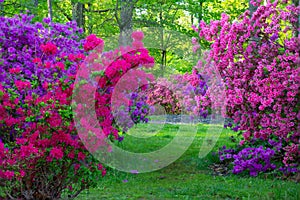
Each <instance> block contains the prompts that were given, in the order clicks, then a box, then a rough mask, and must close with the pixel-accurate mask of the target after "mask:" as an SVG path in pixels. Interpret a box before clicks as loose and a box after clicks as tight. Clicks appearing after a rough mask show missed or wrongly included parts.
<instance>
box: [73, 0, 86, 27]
mask: <svg viewBox="0 0 300 200" xmlns="http://www.w3.org/2000/svg"><path fill="white" fill-rule="evenodd" d="M71 3H72V19H73V20H74V21H76V23H77V26H78V27H80V28H83V30H84V29H85V27H84V4H83V3H81V2H78V1H74V0H72V2H71Z"/></svg>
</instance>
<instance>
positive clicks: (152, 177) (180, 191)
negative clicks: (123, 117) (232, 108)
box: [77, 124, 300, 200]
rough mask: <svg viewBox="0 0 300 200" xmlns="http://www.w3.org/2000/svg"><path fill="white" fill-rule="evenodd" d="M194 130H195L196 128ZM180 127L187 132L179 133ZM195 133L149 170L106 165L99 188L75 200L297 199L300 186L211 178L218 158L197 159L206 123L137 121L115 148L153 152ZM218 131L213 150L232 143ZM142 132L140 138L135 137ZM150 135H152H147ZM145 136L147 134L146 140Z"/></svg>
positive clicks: (234, 177) (242, 178)
mask: <svg viewBox="0 0 300 200" xmlns="http://www.w3.org/2000/svg"><path fill="white" fill-rule="evenodd" d="M195 128H196V129H195ZM178 130H184V131H186V132H185V133H183V132H182V131H180V132H179V133H178ZM195 130H196V131H197V134H196V137H195V138H194V141H193V143H192V144H191V146H190V147H189V148H188V150H187V151H186V152H185V153H184V154H183V155H182V156H181V157H180V158H179V159H178V160H176V161H175V162H174V163H172V164H170V165H169V166H167V167H165V168H163V169H160V170H158V171H153V172H149V173H139V174H131V173H126V172H121V171H117V170H114V169H111V168H108V173H107V176H105V177H104V178H103V179H102V181H101V182H100V183H99V186H98V187H97V188H93V189H90V190H86V191H84V192H83V193H82V194H81V195H80V196H79V197H78V198H77V200H79V199H280V200H281V199H286V200H292V199H300V184H297V183H294V182H291V181H283V180H278V179H275V178H272V177H268V178H265V176H263V175H262V176H259V177H248V176H237V175H228V176H213V175H211V171H210V170H209V168H208V166H209V165H210V164H211V163H213V162H214V161H216V158H215V157H213V156H212V155H211V153H209V154H208V155H207V156H206V157H205V158H202V159H200V158H199V157H198V154H199V150H200V147H201V145H202V143H203V140H204V138H205V136H206V134H213V135H216V136H217V135H218V134H217V133H214V132H208V131H207V130H210V129H209V125H197V126H196V127H192V126H191V125H171V124H165V125H163V124H140V125H138V126H136V127H134V128H133V129H132V130H130V131H129V133H128V134H127V135H126V136H125V139H124V141H123V142H122V143H120V144H118V146H119V147H121V148H123V149H124V150H128V151H131V152H143V153H145V152H151V151H155V150H158V149H160V148H162V147H163V146H165V145H166V144H168V143H169V142H171V140H172V139H173V138H174V137H175V135H176V134H177V133H178V134H183V135H190V134H189V133H187V131H191V132H193V131H195ZM221 130H222V132H221V134H220V137H219V138H218V141H217V143H216V145H214V147H213V151H216V150H217V149H218V148H219V147H222V146H223V145H226V146H234V143H233V142H232V141H231V140H230V136H232V135H234V134H235V133H234V132H232V131H229V130H225V129H221ZM138 134H140V136H141V137H143V138H137V137H135V136H138ZM148 136H151V137H148ZM146 137H148V138H146Z"/></svg>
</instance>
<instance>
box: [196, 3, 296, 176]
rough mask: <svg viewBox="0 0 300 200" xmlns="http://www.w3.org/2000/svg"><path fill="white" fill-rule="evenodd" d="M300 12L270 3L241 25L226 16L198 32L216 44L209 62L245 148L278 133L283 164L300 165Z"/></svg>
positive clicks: (294, 8) (223, 15) (201, 27)
mask: <svg viewBox="0 0 300 200" xmlns="http://www.w3.org/2000/svg"><path fill="white" fill-rule="evenodd" d="M252 2H253V1H252ZM255 3H257V4H258V5H260V3H258V2H255ZM299 9H300V8H299V7H295V6H294V5H293V4H288V3H287V1H275V2H273V3H271V2H269V1H268V3H267V5H265V6H262V5H261V6H259V7H258V9H257V11H256V12H254V13H253V15H252V16H250V14H249V11H246V12H245V13H244V14H243V15H242V16H241V17H240V19H239V21H237V22H233V23H230V22H229V17H228V16H227V15H226V14H222V18H221V20H220V21H212V22H211V23H210V24H209V25H208V24H205V23H204V22H201V23H200V25H199V29H198V28H195V30H196V31H198V32H199V36H200V37H203V38H205V39H207V40H208V41H210V42H212V44H211V48H212V49H211V51H210V53H209V57H208V58H207V63H211V61H213V62H214V63H215V65H216V67H217V69H218V70H219V72H220V74H221V76H222V78H223V79H224V81H225V84H226V94H227V102H226V104H227V113H226V115H227V117H230V118H232V119H233V120H234V122H235V124H236V125H237V126H235V128H236V130H237V129H239V130H240V131H242V133H243V138H244V140H242V141H241V145H243V144H244V143H245V142H246V141H250V140H251V139H253V138H254V139H262V140H266V141H268V140H269V139H270V138H271V136H273V135H275V136H276V137H277V138H278V140H280V141H282V145H283V146H282V151H280V152H279V153H280V155H281V161H282V162H283V164H284V165H285V166H289V165H294V164H296V165H297V164H299V163H300V145H299V141H300V132H299V128H300V127H299V126H300V124H299V118H300V104H299V97H300V94H299V92H300V90H299V86H300V78H299V77H300V76H299V73H300V68H299V63H300V59H299V51H300V38H299V36H298V37H296V32H297V31H299V30H297V25H296V22H297V18H298V14H299ZM251 151H252V150H251ZM242 153H245V154H249V153H250V152H249V151H248V150H245V151H242ZM242 153H241V154H242ZM269 153H270V152H269ZM255 154H256V153H255ZM251 155H252V154H251ZM253 155H254V154H253ZM270 155H271V154H270ZM241 156H242V155H241ZM246 168H249V167H246ZM246 168H241V169H246ZM237 171H239V170H237ZM253 174H254V172H253Z"/></svg>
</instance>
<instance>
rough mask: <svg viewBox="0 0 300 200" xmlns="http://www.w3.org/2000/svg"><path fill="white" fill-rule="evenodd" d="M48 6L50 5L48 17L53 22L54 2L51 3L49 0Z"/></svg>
mask: <svg viewBox="0 0 300 200" xmlns="http://www.w3.org/2000/svg"><path fill="white" fill-rule="evenodd" d="M47 4H48V17H49V18H50V20H51V21H52V19H53V14H52V2H51V0H47Z"/></svg>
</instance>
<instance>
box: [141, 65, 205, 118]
mask: <svg viewBox="0 0 300 200" xmlns="http://www.w3.org/2000/svg"><path fill="white" fill-rule="evenodd" d="M206 78H207V77H205V76H203V75H201V74H200V73H199V72H198V71H197V69H194V70H193V72H192V73H191V74H190V73H185V74H177V75H173V76H171V77H170V79H167V78H159V79H158V80H157V81H155V82H153V83H152V84H151V86H150V87H149V89H148V90H147V92H146V94H147V95H146V96H147V97H148V98H147V103H148V104H149V105H155V104H159V105H161V106H163V107H164V109H165V110H166V113H167V114H183V113H185V114H190V115H194V116H202V117H207V115H208V114H209V111H208V110H207V109H206V108H208V107H209V105H211V102H210V99H209V98H207V96H205V94H206V92H207V90H208V85H207V83H206Z"/></svg>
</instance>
